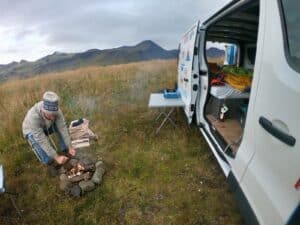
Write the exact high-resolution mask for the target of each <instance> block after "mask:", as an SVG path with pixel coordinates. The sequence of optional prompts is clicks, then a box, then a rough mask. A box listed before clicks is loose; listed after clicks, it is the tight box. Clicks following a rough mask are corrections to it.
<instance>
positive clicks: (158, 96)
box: [148, 93, 184, 108]
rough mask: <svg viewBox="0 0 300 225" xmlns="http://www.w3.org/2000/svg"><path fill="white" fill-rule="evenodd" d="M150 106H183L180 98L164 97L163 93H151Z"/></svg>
mask: <svg viewBox="0 0 300 225" xmlns="http://www.w3.org/2000/svg"><path fill="white" fill-rule="evenodd" d="M148 106H149V107H150V108H163V107H183V106H184V102H183V101H182V99H181V98H165V97H164V94H163V93H152V94H151V95H150V99H149V105H148Z"/></svg>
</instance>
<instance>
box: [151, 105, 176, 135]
mask: <svg viewBox="0 0 300 225" xmlns="http://www.w3.org/2000/svg"><path fill="white" fill-rule="evenodd" d="M174 109H175V108H171V109H170V111H169V112H168V114H165V113H164V114H165V118H164V119H163V121H162V122H161V124H160V126H159V127H158V128H157V129H156V134H158V132H159V131H160V129H161V128H162V127H163V125H164V124H165V123H166V121H167V120H170V121H172V120H171V119H170V118H169V117H170V115H171V114H172V113H173V112H174ZM172 124H173V125H175V127H177V126H176V124H175V123H174V122H173V121H172Z"/></svg>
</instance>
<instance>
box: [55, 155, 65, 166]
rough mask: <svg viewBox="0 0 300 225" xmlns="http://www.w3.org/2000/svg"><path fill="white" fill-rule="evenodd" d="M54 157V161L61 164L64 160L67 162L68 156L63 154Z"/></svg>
mask: <svg viewBox="0 0 300 225" xmlns="http://www.w3.org/2000/svg"><path fill="white" fill-rule="evenodd" d="M54 159H55V161H56V162H57V163H58V164H60V165H62V164H64V163H65V162H67V161H68V159H69V158H68V157H67V156H64V155H58V156H56V157H55V158H54Z"/></svg>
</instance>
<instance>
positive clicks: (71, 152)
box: [69, 146, 76, 156]
mask: <svg viewBox="0 0 300 225" xmlns="http://www.w3.org/2000/svg"><path fill="white" fill-rule="evenodd" d="M69 154H70V155H71V156H75V155H76V150H75V149H74V148H73V147H71V146H70V147H69Z"/></svg>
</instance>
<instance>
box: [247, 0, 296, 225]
mask: <svg viewBox="0 0 300 225" xmlns="http://www.w3.org/2000/svg"><path fill="white" fill-rule="evenodd" d="M279 3H280V4H279ZM282 3H283V5H282V7H281V1H274V0H266V1H261V6H262V7H261V9H262V10H263V13H264V14H265V16H264V18H265V23H264V41H263V45H262V46H261V47H262V56H261V62H260V64H261V67H260V71H259V78H258V79H259V81H258V86H257V89H256V96H255V99H256V100H255V108H254V111H253V113H254V114H253V118H254V120H253V121H252V122H253V124H251V126H253V138H254V146H255V154H254V157H253V159H252V161H251V163H250V165H249V167H248V169H247V171H246V174H245V176H244V178H243V179H242V183H241V185H242V187H243V189H244V192H246V193H247V197H248V201H249V202H250V203H251V205H252V206H253V207H254V211H255V214H256V216H257V218H258V221H259V222H260V224H266V225H268V224H270V225H274V224H289V220H293V219H291V218H293V217H292V214H293V213H294V211H295V209H296V208H297V206H298V204H299V200H300V183H299V182H300V117H299V116H300V104H299V102H300V45H299V43H300V30H299V24H300V14H299V11H300V2H299V1H296V0H290V1H282ZM249 113H252V112H249ZM246 125H247V124H246ZM298 186H299V187H298ZM298 219H299V218H298ZM293 222H294V221H293ZM298 222H299V221H298ZM295 224H296V223H295ZM297 224H298V223H297Z"/></svg>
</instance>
